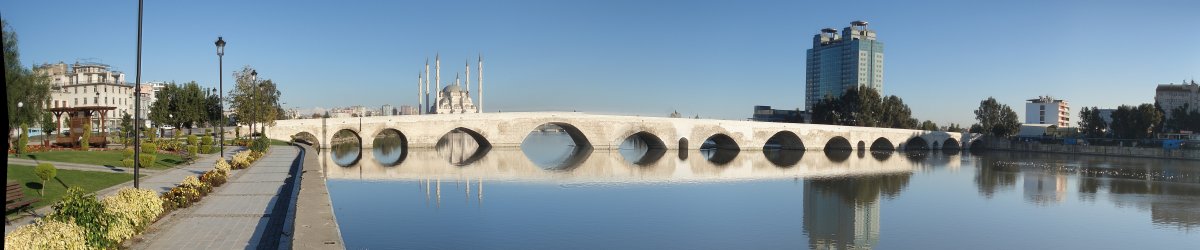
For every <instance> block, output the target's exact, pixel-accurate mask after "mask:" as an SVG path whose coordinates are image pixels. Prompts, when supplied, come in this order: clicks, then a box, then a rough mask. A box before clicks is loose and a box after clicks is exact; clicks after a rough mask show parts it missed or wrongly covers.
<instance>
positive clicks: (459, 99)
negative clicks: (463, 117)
mask: <svg viewBox="0 0 1200 250" xmlns="http://www.w3.org/2000/svg"><path fill="white" fill-rule="evenodd" d="M459 83H461V82H460V81H459V79H458V73H454V86H460V87H461V86H462V85H459ZM452 98H453V97H452ZM462 99H463V98H458V107H459V108H462ZM450 105H452V106H453V105H454V103H450ZM451 109H453V107H451ZM459 112H462V110H459Z"/></svg>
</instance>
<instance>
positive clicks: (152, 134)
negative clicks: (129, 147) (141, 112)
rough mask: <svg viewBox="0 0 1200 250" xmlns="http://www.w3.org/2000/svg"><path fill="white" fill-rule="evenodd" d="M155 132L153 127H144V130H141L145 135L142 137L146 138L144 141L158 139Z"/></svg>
mask: <svg viewBox="0 0 1200 250" xmlns="http://www.w3.org/2000/svg"><path fill="white" fill-rule="evenodd" d="M155 132H156V131H154V128H146V130H145V131H143V133H144V134H145V135H146V136H145V137H143V138H146V141H150V142H153V141H157V140H158V133H155Z"/></svg>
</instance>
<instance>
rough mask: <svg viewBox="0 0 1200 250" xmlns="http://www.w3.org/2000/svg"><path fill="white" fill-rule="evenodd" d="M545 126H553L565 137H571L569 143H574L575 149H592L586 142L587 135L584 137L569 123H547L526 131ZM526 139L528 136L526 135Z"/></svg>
mask: <svg viewBox="0 0 1200 250" xmlns="http://www.w3.org/2000/svg"><path fill="white" fill-rule="evenodd" d="M546 125H554V126H557V127H559V128H561V129H562V131H563V132H565V133H567V135H568V136H570V137H571V142H574V143H575V146H576V147H578V148H588V149H590V148H592V142H591V141H589V140H588V137H587V135H585V134H584V133H583V131H582V130H579V127H576V126H575V125H571V124H570V123H566V122H547V123H542V124H539V125H537V126H535V127H533V128H530V129H529V130H527V131H533V130H538V129H541V128H544V127H546ZM526 137H528V135H526ZM525 139H527V138H523V139H521V141H524V140H525Z"/></svg>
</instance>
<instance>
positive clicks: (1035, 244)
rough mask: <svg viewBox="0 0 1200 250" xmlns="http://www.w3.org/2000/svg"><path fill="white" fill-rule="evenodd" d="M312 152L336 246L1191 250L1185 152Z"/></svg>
mask: <svg viewBox="0 0 1200 250" xmlns="http://www.w3.org/2000/svg"><path fill="white" fill-rule="evenodd" d="M454 134H455V133H451V134H450V135H448V136H447V138H443V142H439V143H438V148H437V149H436V150H435V149H412V150H404V148H403V147H401V146H402V145H401V143H399V140H398V139H397V138H398V137H383V138H379V139H377V140H376V141H375V144H374V145H376V147H375V148H372V149H369V150H362V149H359V148H358V147H356V146H335V147H334V148H333V149H331V150H327V151H323V152H321V154H322V155H321V157H322V159H323V160H324V161H323V163H322V164H323V167H324V168H326V170H327V178H328V184H329V191H330V196H331V198H332V200H333V205H334V212H335V215H336V216H337V220H338V225H339V226H340V228H341V231H342V237H343V238H344V239H345V242H346V247H347V248H349V249H396V248H420V249H428V248H439V249H445V248H452V249H461V248H489V249H491V248H500V249H781V248H786V249H795V248H822V249H827V248H882V249H928V248H936V249H1060V248H1068V249H1081V248H1086V249H1091V248H1100V249H1197V248H1200V162H1195V161H1174V160H1155V159H1138V158H1115V157H1100V156H1076V155H1053V154H1031V153H1010V152H983V153H979V154H971V153H969V152H940V151H937V152H926V153H920V154H915V153H897V152H891V153H886V152H869V151H867V152H863V151H837V152H821V151H811V152H803V151H791V150H768V151H743V152H726V151H709V150H705V151H690V152H689V151H683V152H680V151H671V150H657V149H653V148H652V147H647V144H646V143H645V142H641V141H638V140H630V141H626V144H624V145H622V146H621V149H619V150H593V149H589V148H586V147H577V146H575V145H574V143H572V142H571V140H570V138H569V137H568V136H565V135H564V134H561V133H556V132H553V131H551V132H534V133H531V136H530V139H529V140H527V141H526V142H525V144H523V145H522V148H491V149H488V148H487V147H481V146H479V144H478V143H475V142H474V141H473V140H472V139H470V137H469V136H465V135H461V134H460V135H454Z"/></svg>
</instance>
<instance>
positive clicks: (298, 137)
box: [292, 131, 321, 147]
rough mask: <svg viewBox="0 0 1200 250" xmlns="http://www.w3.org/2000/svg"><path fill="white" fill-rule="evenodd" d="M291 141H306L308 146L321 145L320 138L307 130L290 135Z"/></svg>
mask: <svg viewBox="0 0 1200 250" xmlns="http://www.w3.org/2000/svg"><path fill="white" fill-rule="evenodd" d="M292 141H300V142H304V143H307V144H308V145H309V146H315V147H321V139H319V138H317V136H316V135H314V134H312V133H309V132H308V131H300V132H298V133H296V134H294V135H292Z"/></svg>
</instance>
